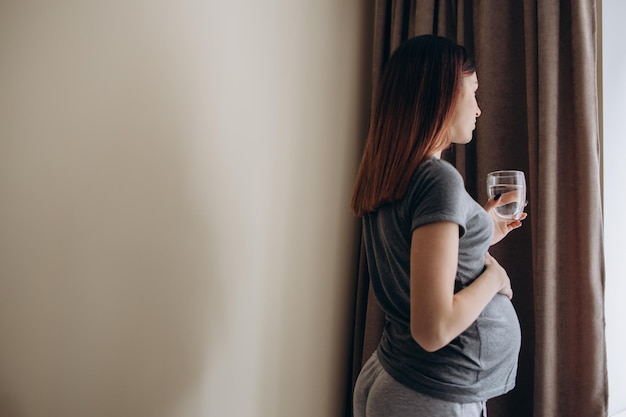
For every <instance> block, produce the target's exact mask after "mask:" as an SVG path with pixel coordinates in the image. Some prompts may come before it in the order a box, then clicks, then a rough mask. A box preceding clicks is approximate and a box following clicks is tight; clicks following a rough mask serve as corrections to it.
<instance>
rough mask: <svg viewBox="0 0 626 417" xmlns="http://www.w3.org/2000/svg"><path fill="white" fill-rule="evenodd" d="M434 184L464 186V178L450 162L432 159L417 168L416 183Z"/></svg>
mask: <svg viewBox="0 0 626 417" xmlns="http://www.w3.org/2000/svg"><path fill="white" fill-rule="evenodd" d="M423 181H426V182H428V183H431V182H434V183H439V184H446V183H447V184H450V183H453V184H456V185H459V184H460V185H461V186H463V177H462V176H461V174H460V173H459V171H457V169H456V168H455V167H454V166H453V165H452V164H451V163H450V162H448V161H446V160H443V159H439V158H435V157H431V158H428V159H426V160H425V161H424V162H422V163H421V164H420V165H419V167H418V168H417V170H416V172H415V176H414V181H413V182H414V183H422V182H423Z"/></svg>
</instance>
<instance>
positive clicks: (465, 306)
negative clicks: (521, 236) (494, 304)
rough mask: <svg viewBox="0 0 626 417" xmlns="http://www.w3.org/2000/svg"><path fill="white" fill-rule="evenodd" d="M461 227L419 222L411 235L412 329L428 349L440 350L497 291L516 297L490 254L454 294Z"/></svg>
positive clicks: (476, 315)
mask: <svg viewBox="0 0 626 417" xmlns="http://www.w3.org/2000/svg"><path fill="white" fill-rule="evenodd" d="M458 248H459V226H458V225H457V224H455V223H452V222H437V223H431V224H427V225H424V226H421V227H418V228H417V229H415V230H414V231H413V236H412V239H411V334H412V336H413V338H414V339H415V341H416V342H417V343H419V345H420V346H421V347H422V348H423V349H425V350H427V351H429V352H434V351H435V350H438V349H441V348H442V347H444V346H445V345H447V344H448V343H450V342H451V341H452V340H453V339H454V338H455V337H457V336H458V335H459V334H461V333H462V332H463V331H464V330H465V329H467V328H468V327H469V326H470V324H472V323H473V322H474V321H475V320H476V319H477V318H478V315H479V314H480V312H481V311H482V310H483V309H484V308H485V306H486V305H487V303H489V301H491V299H492V298H493V296H494V295H495V294H497V293H499V292H500V293H503V294H505V295H507V296H508V297H509V298H511V297H512V295H513V294H512V291H511V283H510V280H509V277H508V275H507V274H506V271H505V270H504V268H502V267H501V266H500V265H499V264H498V263H497V262H496V261H495V259H493V258H492V257H491V256H490V255H487V259H486V260H485V265H486V267H487V268H486V269H485V271H484V272H483V273H482V274H481V275H480V276H479V277H478V278H477V279H476V280H475V281H474V282H472V283H471V284H470V285H469V286H467V287H466V288H464V289H462V290H461V291H459V292H457V293H456V294H454V280H455V276H456V271H457V264H458Z"/></svg>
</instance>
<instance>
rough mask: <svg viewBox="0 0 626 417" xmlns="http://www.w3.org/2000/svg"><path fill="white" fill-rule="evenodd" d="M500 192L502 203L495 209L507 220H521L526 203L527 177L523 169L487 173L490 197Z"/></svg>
mask: <svg viewBox="0 0 626 417" xmlns="http://www.w3.org/2000/svg"><path fill="white" fill-rule="evenodd" d="M497 194H500V195H501V197H500V204H499V205H498V206H497V207H496V208H495V209H494V210H495V212H496V214H497V215H498V216H500V217H501V218H503V219H505V220H519V219H520V217H521V216H522V213H523V212H524V206H525V205H526V178H525V177H524V173H523V172H522V171H514V170H508V171H494V172H490V173H489V174H487V195H488V196H489V199H492V198H494V197H495V196H496V195H497Z"/></svg>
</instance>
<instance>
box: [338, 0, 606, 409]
mask: <svg viewBox="0 0 626 417" xmlns="http://www.w3.org/2000/svg"><path fill="white" fill-rule="evenodd" d="M595 19H596V2H595V0H571V1H569V2H557V1H539V0H526V1H523V2H501V1H498V0H491V1H485V0H483V1H481V2H474V1H471V0H447V1H446V0H440V1H438V0H421V1H420V0H413V1H408V0H402V1H400V0H391V1H382V0H378V1H376V9H375V24H374V46H373V47H374V50H373V68H372V85H373V87H374V88H376V84H377V80H378V78H379V76H380V73H381V71H382V68H383V67H384V65H385V63H386V61H387V59H388V58H389V56H390V54H391V53H392V52H393V51H394V50H395V48H397V46H398V45H400V43H402V42H403V41H404V40H406V39H407V38H409V37H412V36H414V35H418V34H425V33H432V34H437V35H440V36H445V37H447V38H450V39H452V40H454V41H457V42H458V43H460V44H462V45H464V46H465V47H466V48H467V49H468V50H469V51H470V53H471V54H472V55H474V56H475V58H476V61H477V68H478V69H477V73H478V79H479V84H480V88H479V90H478V100H479V105H480V106H481V109H482V115H481V117H480V118H479V120H478V123H477V129H476V132H475V139H474V140H473V141H472V142H471V143H470V144H469V145H466V146H455V147H454V148H451V149H450V150H448V151H447V152H446V153H444V158H445V159H447V160H449V161H450V162H452V163H453V164H454V165H455V166H456V167H457V169H458V170H459V171H460V172H461V174H462V175H463V177H464V179H465V182H466V187H467V190H468V192H469V193H470V194H471V195H472V196H473V197H474V198H476V199H477V201H479V202H484V201H485V200H486V198H487V197H486V190H485V186H484V181H485V178H486V174H487V172H489V171H493V170H497V169H520V170H523V171H524V172H526V174H527V182H528V200H529V205H528V207H527V211H528V213H529V217H528V219H527V220H526V221H525V222H524V226H523V227H522V228H521V229H519V230H516V231H514V232H513V233H511V235H510V236H508V237H507V238H506V239H505V240H504V241H503V242H501V243H499V244H498V245H496V246H494V247H493V248H492V250H491V253H492V254H493V255H494V256H495V257H496V259H498V261H499V262H500V263H501V264H502V265H503V266H504V267H505V268H506V270H507V272H508V273H509V276H510V277H511V281H512V284H513V290H514V298H513V303H514V304H515V307H516V310H517V313H518V316H519V318H520V324H521V327H522V349H521V352H520V367H519V372H518V377H517V386H516V388H515V390H513V391H512V392H510V393H508V394H506V395H504V396H502V397H499V398H495V399H493V400H490V401H489V415H490V417H505V416H506V417H529V416H534V417H571V416H576V417H603V416H606V415H607V374H606V357H605V344H604V268H603V250H602V208H601V196H600V191H601V190H600V164H599V148H598V107H597V83H596V20H595ZM357 280H358V288H359V289H358V291H357V295H356V297H357V303H356V311H355V333H354V349H353V361H352V372H351V375H350V382H349V387H348V390H347V391H348V396H351V392H352V388H353V384H354V381H355V379H356V376H357V374H358V371H359V370H360V367H361V366H362V364H363V363H364V362H365V361H366V360H367V359H368V358H369V356H370V355H371V354H372V352H373V351H374V350H375V348H376V346H377V343H378V340H379V338H380V335H381V332H382V326H383V323H384V316H383V314H382V312H381V311H380V309H379V308H378V306H377V304H376V302H375V300H374V298H373V294H372V292H371V289H370V288H369V276H368V274H367V266H366V263H365V260H364V253H363V251H361V260H360V265H359V273H358V277H357ZM347 415H351V412H348V414H347Z"/></svg>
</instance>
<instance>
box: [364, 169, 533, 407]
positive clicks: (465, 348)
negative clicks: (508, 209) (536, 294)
mask: <svg viewBox="0 0 626 417" xmlns="http://www.w3.org/2000/svg"><path fill="white" fill-rule="evenodd" d="M439 221H449V222H454V223H456V224H458V225H459V236H460V239H459V263H458V269H457V274H456V279H455V292H457V291H459V290H461V289H462V288H464V287H466V286H467V285H469V284H470V283H471V282H472V281H473V280H474V279H476V278H477V277H478V276H479V275H480V274H481V273H482V272H483V271H484V267H485V253H486V252H487V249H488V248H489V245H490V242H491V238H492V234H493V223H492V221H491V219H490V217H489V215H488V214H487V212H486V211H485V210H484V209H483V208H482V207H481V206H480V205H479V204H478V203H476V202H475V201H474V200H473V199H472V197H471V196H470V195H469V194H468V193H467V192H466V190H465V187H464V185H463V179H462V177H461V175H460V174H459V173H458V171H457V170H456V169H455V168H454V167H453V166H452V165H451V164H449V163H448V162H446V161H443V160H440V159H436V158H430V159H428V160H426V161H425V162H424V163H422V164H421V165H420V166H419V168H418V169H417V171H416V172H415V174H414V175H413V177H412V179H411V182H410V184H409V188H408V190H407V192H406V194H405V196H404V198H403V199H402V200H400V201H397V202H395V203H393V204H386V205H384V206H382V207H380V208H379V209H378V210H376V211H375V212H373V213H370V214H367V215H365V216H364V218H363V230H364V241H365V247H366V253H367V260H368V268H369V273H370V277H371V282H372V286H373V289H374V293H375V295H376V298H377V300H378V303H379V304H380V306H381V308H382V310H383V311H384V313H385V318H386V321H385V328H384V331H383V335H382V339H381V341H380V345H379V347H378V357H379V360H380V362H381V364H382V365H383V367H384V368H385V370H386V371H387V372H388V373H389V374H390V375H391V376H392V377H393V378H395V379H396V380H397V381H398V382H400V383H402V384H404V385H406V386H408V387H410V388H413V389H415V390H417V391H420V392H422V393H424V394H428V395H431V396H433V397H437V398H441V399H443V400H446V401H453V402H474V401H484V400H487V399H489V398H492V397H495V396H498V395H501V394H504V393H506V392H508V391H510V390H511V389H513V387H514V386H515V376H516V373H517V359H518V355H519V348H520V339H521V337H520V327H519V321H518V318H517V315H516V313H515V310H514V308H513V305H512V304H511V301H510V300H509V299H508V298H507V297H506V296H504V295H502V294H496V295H495V296H494V297H493V299H492V300H491V301H490V302H489V304H488V305H487V306H486V307H485V309H484V310H483V311H482V313H481V314H480V316H479V317H478V319H477V320H476V321H475V322H474V323H473V324H472V325H470V327H469V328H468V329H467V330H465V331H464V332H463V333H461V335H459V336H458V337H457V338H455V339H454V340H453V341H452V342H450V343H449V344H448V345H447V346H445V347H443V348H441V349H439V350H438V351H436V352H427V351H425V350H424V349H422V348H421V347H420V346H419V344H418V343H417V342H416V341H415V340H414V339H413V338H412V336H411V331H410V288H409V283H410V277H409V271H410V251H411V235H412V232H413V230H414V229H415V228H417V227H419V226H422V225H424V224H428V223H433V222H439Z"/></svg>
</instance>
